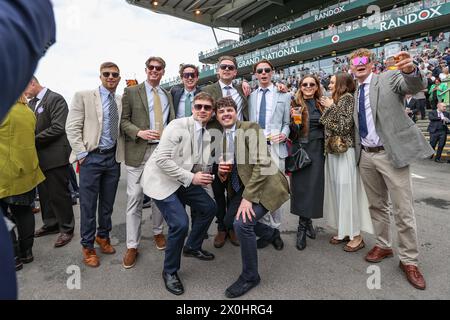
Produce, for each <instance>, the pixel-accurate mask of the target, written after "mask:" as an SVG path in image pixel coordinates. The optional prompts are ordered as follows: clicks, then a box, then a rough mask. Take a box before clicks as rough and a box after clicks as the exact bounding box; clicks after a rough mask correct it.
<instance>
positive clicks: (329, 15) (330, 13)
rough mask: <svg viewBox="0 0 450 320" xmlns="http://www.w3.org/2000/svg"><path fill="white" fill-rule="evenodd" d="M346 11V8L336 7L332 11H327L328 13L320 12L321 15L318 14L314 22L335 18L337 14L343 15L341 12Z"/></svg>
mask: <svg viewBox="0 0 450 320" xmlns="http://www.w3.org/2000/svg"><path fill="white" fill-rule="evenodd" d="M344 11H345V6H339V7H336V8H334V9H330V10H327V11H324V12H320V13H319V14H316V15H315V16H314V21H319V20H322V19H325V18H328V17H331V16H334V15H335V14H338V13H341V12H344Z"/></svg>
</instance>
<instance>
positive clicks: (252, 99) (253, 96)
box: [249, 89, 258, 122]
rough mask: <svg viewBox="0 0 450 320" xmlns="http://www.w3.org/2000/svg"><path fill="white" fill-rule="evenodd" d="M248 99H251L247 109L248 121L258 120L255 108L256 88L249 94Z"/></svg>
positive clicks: (256, 103) (256, 105) (256, 106)
mask: <svg viewBox="0 0 450 320" xmlns="http://www.w3.org/2000/svg"><path fill="white" fill-rule="evenodd" d="M250 101H251V106H252V107H251V108H250V110H249V112H250V114H249V117H250V119H249V120H250V121H253V122H258V120H257V119H256V114H257V113H256V110H257V109H258V89H256V90H255V91H253V92H252V94H251V95H250Z"/></svg>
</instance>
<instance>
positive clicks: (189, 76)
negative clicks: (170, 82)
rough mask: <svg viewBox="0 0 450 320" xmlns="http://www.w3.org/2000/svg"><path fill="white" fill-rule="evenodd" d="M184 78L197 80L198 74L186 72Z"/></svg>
mask: <svg viewBox="0 0 450 320" xmlns="http://www.w3.org/2000/svg"><path fill="white" fill-rule="evenodd" d="M183 78H185V79H189V78H192V79H194V78H197V73H195V72H186V73H183Z"/></svg>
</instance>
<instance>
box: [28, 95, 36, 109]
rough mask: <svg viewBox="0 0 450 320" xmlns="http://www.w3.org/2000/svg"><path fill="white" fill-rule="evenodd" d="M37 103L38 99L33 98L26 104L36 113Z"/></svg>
mask: <svg viewBox="0 0 450 320" xmlns="http://www.w3.org/2000/svg"><path fill="white" fill-rule="evenodd" d="M38 101H39V98H36V97H34V98H33V99H31V100H30V101H29V102H28V105H29V106H30V108H31V110H33V111H36V105H37V103H38Z"/></svg>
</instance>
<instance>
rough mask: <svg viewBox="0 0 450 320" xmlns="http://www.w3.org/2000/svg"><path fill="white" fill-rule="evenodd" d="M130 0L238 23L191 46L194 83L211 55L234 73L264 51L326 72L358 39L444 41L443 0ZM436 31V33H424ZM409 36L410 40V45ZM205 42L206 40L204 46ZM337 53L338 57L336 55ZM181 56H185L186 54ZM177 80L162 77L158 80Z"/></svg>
mask: <svg viewBox="0 0 450 320" xmlns="http://www.w3.org/2000/svg"><path fill="white" fill-rule="evenodd" d="M127 1H128V2H129V3H130V4H132V5H136V6H140V7H142V8H147V9H150V10H152V11H154V12H157V13H161V14H168V15H171V16H175V17H178V18H182V19H186V20H189V21H192V22H197V23H201V24H204V25H208V26H210V27H212V28H225V27H226V28H228V27H238V28H239V30H240V34H241V39H240V40H239V41H231V40H229V41H222V42H221V43H219V45H218V47H216V48H212V49H209V50H202V51H201V52H200V53H199V61H200V63H202V64H203V65H202V66H201V67H200V71H201V72H200V76H199V84H200V85H202V84H206V83H209V82H213V81H216V65H215V63H216V62H217V59H218V58H219V57H220V56H222V55H233V56H235V57H236V59H237V61H238V67H239V68H238V77H244V78H246V79H248V80H251V78H252V77H251V71H252V65H253V64H254V63H255V62H257V61H259V60H261V59H264V58H265V59H269V60H271V62H272V63H273V64H274V66H275V67H276V69H277V70H283V75H284V76H287V75H293V76H295V75H296V74H298V73H299V70H302V71H303V70H307V71H311V72H319V71H322V72H324V73H328V74H331V73H334V72H335V71H337V70H336V69H337V68H339V64H338V63H336V61H341V60H344V59H343V58H345V56H346V55H347V54H348V53H349V52H351V51H352V50H354V49H356V48H359V47H367V48H370V49H372V50H373V51H374V53H375V54H377V55H378V56H380V54H381V51H382V49H383V45H384V44H385V43H387V42H391V41H402V42H403V43H404V44H405V45H407V46H408V49H409V50H411V51H414V52H412V53H415V52H416V51H418V50H423V49H424V47H425V45H427V47H428V46H429V47H431V48H433V47H438V49H439V50H443V49H444V48H445V47H448V45H449V44H448V39H449V35H450V32H449V31H450V0H422V1H385V0H379V1H376V0H347V1H339V2H338V1H329V2H323V1H320V2H319V1H298V0H223V1H222V0H215V1H214V0H200V1H199V0H164V1H148V0H146V1H144V0H140V1H139V0H127ZM439 35H441V36H442V37H443V39H442V41H439V42H437V41H428V40H429V39H430V36H431V37H433V39H435V38H436V37H438V36H439ZM411 43H414V46H413V47H411V46H410V45H411ZM205 49H206V48H205ZM338 58H339V59H338ZM186 62H188V61H186ZM178 83H181V80H180V79H179V78H178V77H172V78H169V79H166V80H165V82H164V83H163V86H165V87H171V86H173V85H176V84H178Z"/></svg>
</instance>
